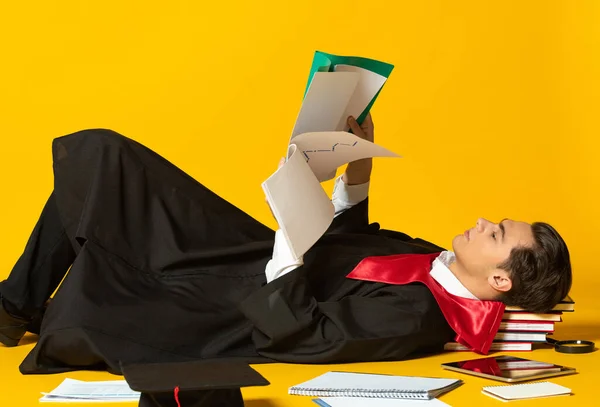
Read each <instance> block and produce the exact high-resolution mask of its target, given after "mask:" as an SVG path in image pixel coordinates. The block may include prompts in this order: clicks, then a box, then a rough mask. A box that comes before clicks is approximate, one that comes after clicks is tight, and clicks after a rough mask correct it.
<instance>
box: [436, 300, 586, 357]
mask: <svg viewBox="0 0 600 407" xmlns="http://www.w3.org/2000/svg"><path fill="white" fill-rule="evenodd" d="M573 311H575V302H574V301H573V299H572V298H571V297H570V296H567V297H565V298H564V299H563V300H562V301H561V302H560V303H558V304H557V305H556V306H555V307H554V308H553V309H552V311H550V312H548V313H546V314H534V313H531V312H527V311H525V310H523V309H521V308H518V307H506V310H505V312H504V316H503V317H502V322H501V323H500V328H499V329H498V333H497V334H496V338H495V339H494V343H492V346H491V347H490V351H530V350H532V349H533V347H534V345H535V344H536V343H545V342H546V335H551V334H552V333H554V327H555V324H556V323H558V322H562V314H563V313H565V312H573ZM444 350H447V351H466V350H468V349H467V348H466V347H465V346H463V345H461V344H459V343H456V342H449V343H447V344H446V345H445V346H444Z"/></svg>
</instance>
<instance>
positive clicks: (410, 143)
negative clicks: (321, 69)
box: [0, 0, 600, 407]
mask: <svg viewBox="0 0 600 407" xmlns="http://www.w3.org/2000/svg"><path fill="white" fill-rule="evenodd" d="M599 17H600V3H598V2H596V1H593V0H592V1H566V0H565V1H549V0H539V1H498V2H488V1H480V0H474V1H467V0H444V1H441V0H440V1H385V0H370V1H367V2H359V1H339V0H327V1H322V0H321V1H315V0H302V1H294V2H286V1H273V0H255V1H252V2H250V1H233V2H227V1H222V2H210V3H209V2H203V1H187V2H183V1H171V2H157V1H124V2H123V1H116V0H104V1H97V2H92V1H74V0H65V1H62V2H46V1H38V2H33V3H32V2H25V3H22V2H3V4H2V6H0V119H1V121H0V123H1V127H0V132H1V137H2V139H1V140H2V141H1V143H0V146H1V147H2V148H1V149H0V154H1V159H0V191H2V192H1V193H2V198H1V199H0V219H1V226H2V227H1V229H0V230H1V233H0V247H1V253H2V255H1V256H0V277H4V276H5V275H7V274H8V272H9V271H10V268H11V267H12V265H13V264H14V262H15V260H16V259H17V257H18V255H19V254H20V253H21V250H22V248H23V246H24V243H25V241H26V239H27V237H28V235H29V233H30V231H31V229H32V227H33V225H34V223H35V220H36V219H37V216H38V215H39V212H40V210H41V208H42V205H43V203H44V201H45V199H46V197H47V196H48V194H49V192H50V191H51V188H52V167H51V155H50V145H51V140H52V139H53V138H54V137H56V136H60V135H64V134H67V133H70V132H73V131H77V130H79V129H82V128H90V127H106V128H112V129H114V130H116V131H119V132H121V133H122V134H125V135H127V136H129V137H131V138H133V139H136V140H138V141H140V142H142V143H144V144H145V145H147V146H148V147H150V148H152V149H154V150H155V151H157V152H158V153H160V154H162V155H163V156H165V157H166V158H167V159H169V160H171V161H172V162H174V163H175V164H176V165H178V166H179V167H180V168H182V169H183V170H185V171H187V172H188V173H190V174H191V175H192V176H194V177H195V178H197V179H198V180H200V181H201V182H203V183H204V184H205V185H206V186H208V187H209V188H211V189H213V190H214V191H216V192H217V193H219V194H220V195H222V196H223V197H225V198H227V199H228V200H230V201H231V202H233V203H234V204H236V205H238V206H240V207H241V208H243V209H244V210H246V211H247V212H248V213H250V214H251V215H252V216H254V217H256V218H258V219H259V220H261V221H263V222H265V223H267V224H268V225H269V226H272V227H274V226H275V224H274V222H273V220H272V218H271V216H270V213H269V211H268V209H267V207H266V205H265V204H264V199H263V195H262V191H261V188H260V183H261V182H262V181H263V180H264V179H265V178H266V177H268V176H269V175H270V173H271V172H272V170H273V169H274V168H275V167H276V165H277V162H278V159H279V157H280V156H282V155H283V154H284V152H285V149H286V143H287V141H288V137H289V134H290V131H291V129H292V126H293V124H294V121H295V118H296V115H297V113H298V109H299V107H300V103H301V100H302V94H303V91H304V86H305V84H306V78H307V74H308V70H309V67H310V63H311V60H312V56H313V53H314V51H315V50H322V51H326V52H331V53H337V54H342V55H360V56H366V57H372V58H376V59H381V60H384V61H387V62H390V63H393V64H394V65H395V66H396V68H395V70H394V72H393V73H392V75H391V77H390V80H389V82H388V83H387V84H386V86H385V88H384V90H383V92H382V94H381V95H380V97H379V99H378V100H377V103H376V104H375V107H374V109H373V111H372V113H373V117H374V120H375V126H376V136H375V139H376V142H378V143H380V144H382V145H384V146H386V147H388V148H390V149H391V150H393V151H396V152H398V153H400V154H402V155H403V156H404V158H402V159H382V160H378V161H376V163H375V172H374V176H373V181H372V190H371V197H372V202H371V219H372V220H373V221H379V222H381V223H382V225H383V226H384V227H386V228H392V229H399V230H402V231H405V232H408V233H409V234H412V235H418V236H420V237H423V238H425V239H429V240H432V241H434V242H436V243H438V244H441V245H444V246H446V247H448V246H449V245H450V241H451V238H452V237H453V236H454V235H455V234H457V233H462V231H464V230H465V229H466V228H469V227H471V226H472V225H473V224H474V222H475V220H476V219H477V217H479V216H484V217H487V218H489V219H491V220H496V221H497V220H499V219H501V218H503V217H510V218H514V219H520V220H525V221H535V220H543V221H547V222H550V223H552V224H553V225H555V226H556V227H557V229H558V230H559V231H560V233H561V234H562V235H563V237H564V238H565V239H566V241H567V243H568V244H569V247H570V250H571V255H572V261H573V267H574V274H575V281H574V286H573V290H572V295H573V296H574V298H575V299H576V301H577V312H576V313H575V314H573V315H567V316H566V317H565V318H564V319H565V322H564V323H563V325H562V326H560V327H559V331H558V336H564V337H567V336H572V335H577V336H579V337H584V338H589V339H596V340H598V339H600V330H599V329H598V326H597V325H596V322H595V321H594V317H593V315H594V314H595V313H596V311H598V308H599V307H598V302H597V301H596V298H595V292H596V284H597V282H598V279H597V277H596V275H597V272H598V267H597V260H596V259H597V257H598V254H597V250H596V245H597V236H598V231H600V220H599V218H598V216H597V208H598V203H597V199H598V188H599V187H600V181H599V178H598V175H599V169H598V163H597V155H598V153H597V151H598V149H599V148H600V142H599V141H598V130H600V122H599V120H598V118H597V117H598V112H597V106H598V94H599V92H600V80H599V78H600V54H599V46H600V18H599ZM326 186H327V187H328V188H329V187H330V186H331V184H330V183H328V184H327V185H326ZM30 347H31V344H29V345H26V346H24V347H23V346H22V347H20V348H17V349H10V350H9V349H0V373H1V374H2V380H1V381H0V389H1V391H0V405H2V406H5V405H6V406H9V405H10V406H12V405H17V401H16V399H15V398H21V399H22V400H23V402H24V404H19V405H36V404H37V401H36V400H37V397H38V392H39V391H47V390H50V389H51V388H52V387H53V386H54V385H56V384H58V383H59V382H60V380H62V378H63V377H64V376H50V377H21V376H19V374H18V372H17V371H16V366H17V364H18V362H19V361H20V360H21V359H22V357H23V356H24V355H25V353H26V351H27V350H28V349H29V348H30ZM460 356H472V355H469V354H460ZM525 356H527V357H538V358H545V359H547V360H551V361H556V362H562V363H567V364H572V365H575V367H577V368H578V369H579V370H580V371H581V372H582V373H581V374H579V375H578V376H576V377H571V378H559V379H555V380H553V381H555V382H557V383H561V384H565V385H569V386H571V387H572V388H573V389H574V391H575V393H576V396H574V397H572V398H571V399H569V400H570V401H571V402H572V403H575V402H578V403H579V405H582V403H584V404H586V403H593V400H596V397H597V396H596V391H595V390H594V389H593V388H592V386H593V382H594V381H595V380H596V378H597V375H598V373H600V369H598V368H596V367H594V366H593V362H598V361H599V360H598V356H596V355H591V356H590V355H584V356H564V355H559V354H556V353H554V352H552V351H537V352H534V353H527V354H525ZM457 357H459V356H458V355H456V354H451V355H442V356H438V357H435V358H427V359H424V360H421V361H406V362H399V363H394V364H371V365H363V366H353V368H354V369H363V370H367V369H370V370H371V371H387V372H395V373H399V374H421V373H422V374H428V375H445V374H446V373H445V372H443V371H441V370H440V369H439V367H438V366H439V363H440V362H442V361H450V360H455V359H456V358H457ZM329 368H330V367H314V366H312V367H308V366H295V367H294V366H285V365H273V366H263V367H260V368H259V369H260V371H261V372H263V373H265V375H267V378H268V379H270V380H272V381H273V385H272V386H271V387H268V388H264V389H252V390H248V391H245V394H246V395H247V396H248V397H249V398H250V399H253V400H258V401H253V402H252V404H250V405H251V406H253V407H258V406H269V405H274V406H275V405H276V406H284V405H286V406H287V405H298V406H300V405H306V406H309V405H312V403H311V402H310V401H309V400H308V399H305V398H298V397H295V398H294V397H291V396H290V397H287V396H285V389H286V386H287V385H291V384H294V383H295V382H296V381H298V380H304V379H307V378H309V377H311V376H312V375H313V374H316V373H317V372H323V371H326V370H328V369H329ZM286 375H287V377H284V376H286ZM595 376H596V377H595ZM69 377H78V378H95V377H103V378H104V377H107V376H106V375H97V374H89V373H78V374H75V375H69ZM588 383H589V384H588ZM484 384H493V383H490V382H488V381H484V380H479V379H472V378H467V384H466V385H465V386H464V387H463V388H460V389H458V390H455V391H454V392H452V393H451V394H448V395H447V396H445V397H444V398H443V400H445V401H447V402H448V403H451V404H453V405H469V404H470V402H467V400H471V401H472V402H477V403H479V404H481V405H484V404H487V403H489V405H493V404H494V403H496V404H497V403H498V402H497V401H493V400H491V399H489V398H487V397H485V396H482V395H480V393H479V390H480V387H481V386H482V385H484ZM267 398H271V401H264V399H267ZM470 398H472V399H470ZM260 400H263V401H260ZM564 402H565V400H564V399H562V400H560V401H558V400H556V401H545V403H546V404H545V405H559V404H558V403H561V404H562V403H564ZM535 403H536V402H533V403H531V402H530V403H529V404H528V405H534V404H535ZM552 403H556V404H552ZM540 405H541V404H540Z"/></svg>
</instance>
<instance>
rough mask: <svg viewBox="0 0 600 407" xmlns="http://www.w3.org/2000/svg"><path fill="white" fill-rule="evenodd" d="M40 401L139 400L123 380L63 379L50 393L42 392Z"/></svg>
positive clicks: (136, 393) (137, 394)
mask: <svg viewBox="0 0 600 407" xmlns="http://www.w3.org/2000/svg"><path fill="white" fill-rule="evenodd" d="M42 394H43V395H44V396H43V397H42V398H41V399H40V401H41V402H52V403H87V402H126V401H139V399H140V393H139V392H136V391H134V390H131V388H130V387H129V385H128V384H127V382H126V381H125V380H110V381H94V382H84V381H81V380H74V379H65V380H64V381H63V382H62V383H61V384H60V385H59V386H58V387H56V388H55V389H54V390H52V391H51V392H50V393H42Z"/></svg>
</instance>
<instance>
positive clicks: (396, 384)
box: [288, 372, 462, 400]
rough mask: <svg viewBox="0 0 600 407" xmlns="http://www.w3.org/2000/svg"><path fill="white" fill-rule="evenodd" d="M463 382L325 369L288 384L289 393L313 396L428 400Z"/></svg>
mask: <svg viewBox="0 0 600 407" xmlns="http://www.w3.org/2000/svg"><path fill="white" fill-rule="evenodd" d="M461 384H462V380H459V379H442V378H429V377H414V376H393V375H382V374H371V373H351V372H327V373H325V374H322V375H321V376H318V377H315V378H314V379H311V380H308V381H306V382H304V383H300V384H298V385H296V386H292V387H290V388H289V391H288V392H289V394H293V395H297V396H313V397H375V398H395V399H419V400H430V399H433V398H435V397H438V396H439V395H441V394H443V393H446V392H448V391H450V390H452V389H455V388H456V387H458V386H460V385H461Z"/></svg>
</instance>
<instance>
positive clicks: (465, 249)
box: [452, 219, 534, 277]
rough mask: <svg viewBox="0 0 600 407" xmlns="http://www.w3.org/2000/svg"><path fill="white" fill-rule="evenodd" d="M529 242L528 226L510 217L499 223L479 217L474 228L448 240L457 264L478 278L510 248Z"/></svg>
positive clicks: (529, 232) (507, 252) (499, 261)
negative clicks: (450, 240) (450, 242)
mask: <svg viewBox="0 0 600 407" xmlns="http://www.w3.org/2000/svg"><path fill="white" fill-rule="evenodd" d="M533 244H534V238H533V232H532V230H531V225H530V224H528V223H525V222H518V221H513V220H510V219H504V220H503V221H502V222H500V223H493V222H490V221H488V220H486V219H479V220H478V221H477V223H476V225H475V227H473V228H471V229H469V230H467V231H465V232H464V233H463V234H461V235H458V236H456V237H455V238H454V239H453V241H452V247H453V250H454V253H455V254H456V261H457V263H460V264H461V265H462V267H463V268H464V270H465V271H466V272H467V273H468V274H470V275H472V276H482V277H483V276H486V275H487V274H489V272H490V271H491V270H494V269H496V268H497V266H498V265H499V264H501V263H503V262H504V261H505V260H507V259H508V257H509V256H510V252H511V251H512V249H513V248H515V247H518V246H529V247H531V246H533Z"/></svg>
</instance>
